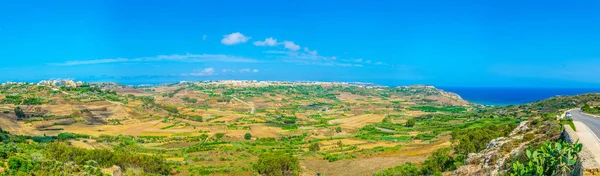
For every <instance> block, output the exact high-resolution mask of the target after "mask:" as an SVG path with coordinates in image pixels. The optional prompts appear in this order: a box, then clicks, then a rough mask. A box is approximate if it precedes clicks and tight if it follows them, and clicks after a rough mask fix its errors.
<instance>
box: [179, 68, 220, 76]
mask: <svg viewBox="0 0 600 176" xmlns="http://www.w3.org/2000/svg"><path fill="white" fill-rule="evenodd" d="M212 75H215V69H214V68H205V69H203V70H196V71H194V72H192V73H182V74H181V76H212Z"/></svg>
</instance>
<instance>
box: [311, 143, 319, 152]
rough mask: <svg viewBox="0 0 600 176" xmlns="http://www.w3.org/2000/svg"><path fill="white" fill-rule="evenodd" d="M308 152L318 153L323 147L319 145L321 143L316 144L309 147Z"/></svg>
mask: <svg viewBox="0 0 600 176" xmlns="http://www.w3.org/2000/svg"><path fill="white" fill-rule="evenodd" d="M308 150H309V151H311V152H317V151H319V150H321V146H320V145H319V143H314V144H311V145H310V146H309V147H308Z"/></svg>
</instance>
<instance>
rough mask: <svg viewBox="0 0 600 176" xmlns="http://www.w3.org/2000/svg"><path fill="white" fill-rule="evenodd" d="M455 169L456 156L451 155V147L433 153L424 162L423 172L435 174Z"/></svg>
mask: <svg viewBox="0 0 600 176" xmlns="http://www.w3.org/2000/svg"><path fill="white" fill-rule="evenodd" d="M453 169H455V166H454V158H452V157H451V156H450V148H442V149H439V150H437V151H435V152H433V153H432V154H431V156H429V157H428V158H427V160H425V161H424V162H423V168H421V172H422V174H424V175H433V174H437V173H441V172H445V171H448V170H453Z"/></svg>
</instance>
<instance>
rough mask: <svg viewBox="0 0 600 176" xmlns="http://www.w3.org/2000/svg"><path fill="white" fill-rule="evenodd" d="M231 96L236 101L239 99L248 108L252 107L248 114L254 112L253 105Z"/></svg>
mask: <svg viewBox="0 0 600 176" xmlns="http://www.w3.org/2000/svg"><path fill="white" fill-rule="evenodd" d="M231 98H233V99H235V100H236V101H239V102H240V103H243V104H245V105H247V106H248V107H250V109H252V110H251V111H250V114H254V110H255V109H254V106H252V105H251V104H248V103H246V102H245V101H242V100H240V99H239V98H237V97H234V96H231Z"/></svg>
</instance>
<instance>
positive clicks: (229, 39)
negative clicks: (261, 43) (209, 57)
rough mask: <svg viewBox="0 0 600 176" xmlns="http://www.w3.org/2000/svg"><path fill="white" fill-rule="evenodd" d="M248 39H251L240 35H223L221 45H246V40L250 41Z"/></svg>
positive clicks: (236, 33)
mask: <svg viewBox="0 0 600 176" xmlns="http://www.w3.org/2000/svg"><path fill="white" fill-rule="evenodd" d="M250 38H251V37H247V36H245V35H244V34H242V33H239V32H234V33H231V34H229V35H225V37H223V40H221V43H222V44H224V45H236V44H240V43H246V42H247V41H248V40H250Z"/></svg>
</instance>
